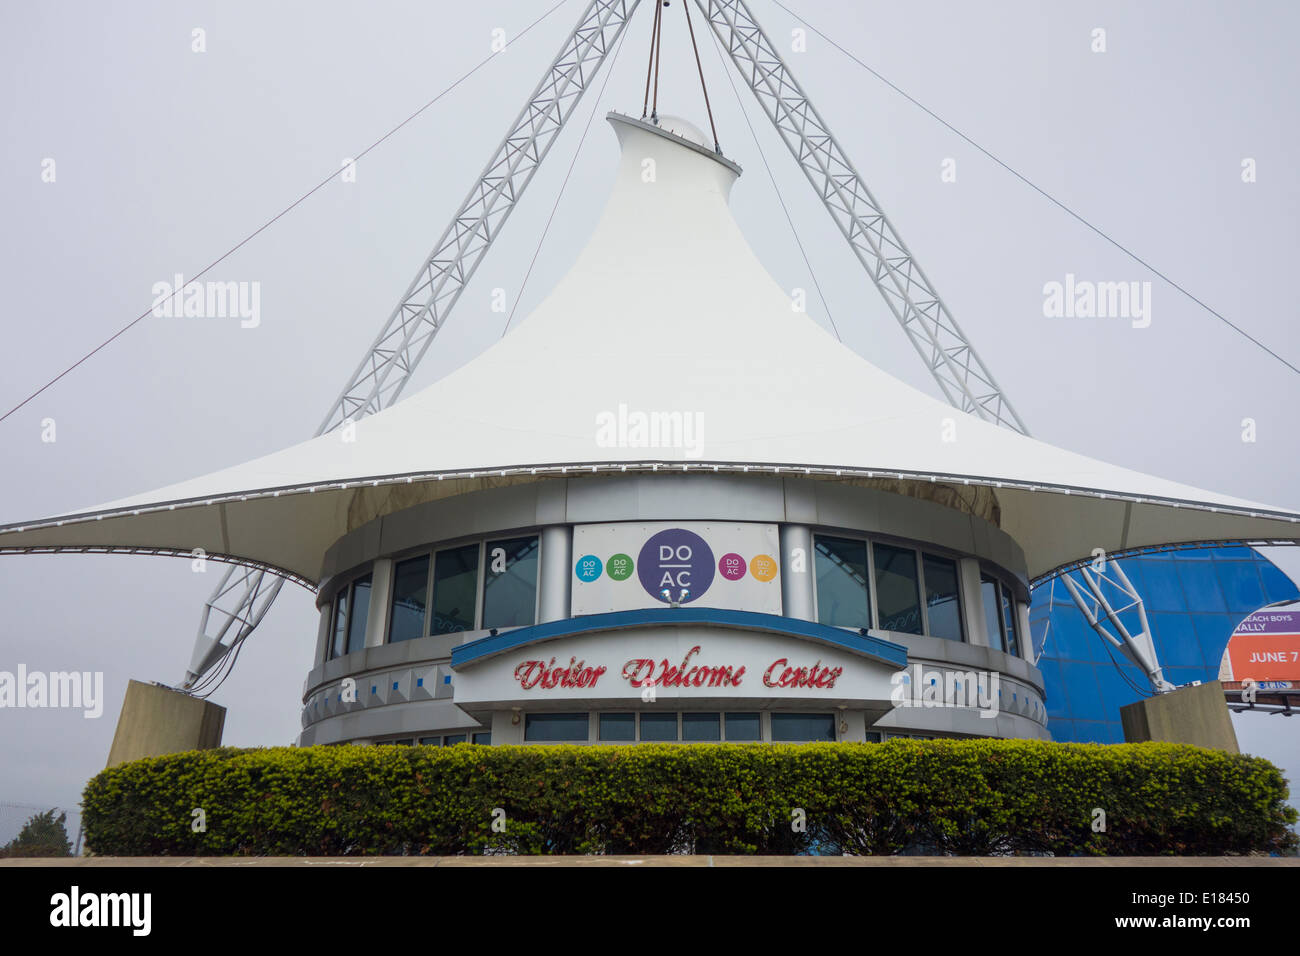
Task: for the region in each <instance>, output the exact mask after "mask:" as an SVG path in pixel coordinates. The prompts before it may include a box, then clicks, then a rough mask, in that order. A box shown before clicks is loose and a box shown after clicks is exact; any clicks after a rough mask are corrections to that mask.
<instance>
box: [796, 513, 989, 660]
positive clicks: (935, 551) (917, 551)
mask: <svg viewBox="0 0 1300 956" xmlns="http://www.w3.org/2000/svg"><path fill="white" fill-rule="evenodd" d="M811 537H812V550H813V552H814V558H813V560H814V561H815V560H816V551H817V538H818V537H823V538H841V539H843V540H846V541H861V542H863V543H865V545H866V548H867V600H868V601H869V602H870V607H869V608H868V609H867V610H868V615H867V616H868V619H869V623H868V629H869V630H872V631H881V632H882V633H885V634H900V635H902V636H903V637H932V638H934V639H935V640H939V641H952V638H948V637H940V636H939V635H937V634H935V633H933V632H932V631H931V630H930V609H929V607H928V606H927V604H926V587H925V556H926V555H929V556H930V557H932V558H939V559H941V560H943V561H951V562H952V563H953V566H954V568H955V570H956V575H957V624H958V628H959V629H960V631H961V639H960V640H959V641H956V642H954V643H961V644H969V643H970V630H969V628H968V627H967V626H966V623H967V618H966V602H965V601H964V600H963V599H962V593H961V592H962V578H961V559H962V558H963V557H970V556H969V555H963V554H959V553H957V552H953V551H949V550H948V549H946V548H943V547H938V546H933V545H930V544H918V543H913V542H911V541H905V540H903V539H901V538H894V537H891V536H889V535H872V534H866V533H865V532H861V531H840V530H836V529H833V528H823V529H818V528H813V529H811ZM877 544H881V545H884V546H885V547H889V548H894V549H896V550H902V551H911V552H912V560H913V561H914V562H916V588H917V596H918V599H919V602H920V606H921V633H920V634H912V633H910V632H908V631H886V630H884V628H882V627H881V626H880V600H879V596H878V595H877V593H876V545H877ZM985 573H986V572H984V571H983V569H981V575H983V574H985ZM989 577H992V578H993V579H994V580H996V581H998V583H1001V578H999V577H997V576H995V575H991V574H990V575H989ZM812 585H813V620H815V621H818V622H820V621H821V588H820V587H818V584H817V573H816V568H815V567H814V569H813V581H812ZM999 613H1000V611H999ZM827 626H828V627H839V628H842V629H846V630H847V629H848V628H847V627H846V626H845V625H841V624H830V625H827Z"/></svg>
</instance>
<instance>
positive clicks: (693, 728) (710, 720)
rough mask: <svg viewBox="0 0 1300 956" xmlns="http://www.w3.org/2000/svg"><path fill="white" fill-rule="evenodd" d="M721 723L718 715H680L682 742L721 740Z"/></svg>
mask: <svg viewBox="0 0 1300 956" xmlns="http://www.w3.org/2000/svg"><path fill="white" fill-rule="evenodd" d="M721 739H722V721H721V720H720V715H718V714H682V740H686V741H701V740H721Z"/></svg>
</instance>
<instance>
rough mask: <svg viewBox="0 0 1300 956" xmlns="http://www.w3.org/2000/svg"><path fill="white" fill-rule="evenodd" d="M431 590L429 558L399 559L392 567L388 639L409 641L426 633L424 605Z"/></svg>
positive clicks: (393, 642) (391, 642)
mask: <svg viewBox="0 0 1300 956" xmlns="http://www.w3.org/2000/svg"><path fill="white" fill-rule="evenodd" d="M428 592H429V558H428V556H427V555H421V556H420V557H418V558H412V559H411V560H409V561H399V562H398V563H397V565H396V567H394V568H393V603H392V605H391V607H390V608H389V611H388V642H389V643H390V644H396V643H397V642H398V641H409V640H413V639H414V638H417V637H420V636H421V635H423V634H424V607H425V604H426V602H427V601H428Z"/></svg>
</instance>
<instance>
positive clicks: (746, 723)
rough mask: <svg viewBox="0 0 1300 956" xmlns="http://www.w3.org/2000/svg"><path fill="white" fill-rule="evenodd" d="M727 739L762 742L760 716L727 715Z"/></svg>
mask: <svg viewBox="0 0 1300 956" xmlns="http://www.w3.org/2000/svg"><path fill="white" fill-rule="evenodd" d="M727 739H728V740H731V741H737V740H740V741H744V740H761V739H762V734H761V732H760V724H759V722H758V714H727Z"/></svg>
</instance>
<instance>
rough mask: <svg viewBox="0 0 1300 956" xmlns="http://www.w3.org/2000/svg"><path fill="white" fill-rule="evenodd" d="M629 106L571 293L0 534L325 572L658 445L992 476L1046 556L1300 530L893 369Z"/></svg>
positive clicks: (815, 467)
mask: <svg viewBox="0 0 1300 956" xmlns="http://www.w3.org/2000/svg"><path fill="white" fill-rule="evenodd" d="M611 121H612V122H613V125H614V127H615V129H616V130H617V132H618V135H619V139H620V140H621V142H622V161H621V165H620V168H619V171H618V176H617V181H616V184H615V186H614V189H613V193H612V195H611V197H610V199H609V201H608V204H607V205H606V208H605V211H604V214H603V217H602V219H601V221H600V223H599V225H598V226H597V228H596V231H595V234H594V235H593V236H592V238H591V240H590V242H589V243H588V244H587V247H586V248H585V249H584V250H583V252H582V253H581V255H580V256H579V258H578V260H577V262H576V263H575V265H574V266H573V268H572V269H571V271H570V272H569V273H568V274H567V275H566V276H565V277H564V279H562V280H561V281H560V283H559V284H558V285H557V286H556V288H555V289H554V291H552V293H551V294H550V296H548V297H547V298H546V300H545V301H543V302H542V303H541V304H540V305H539V306H538V307H537V309H536V310H535V311H534V312H533V313H532V314H531V315H530V316H529V317H528V318H527V319H526V320H525V321H523V322H522V323H520V324H518V325H517V326H516V327H515V328H514V329H513V330H512V331H511V332H510V333H509V334H508V335H506V336H505V337H504V338H503V339H501V340H500V341H499V342H497V343H496V344H494V345H493V346H491V347H490V348H488V349H487V350H486V351H484V352H483V353H482V354H481V355H479V356H478V357H477V358H475V359H474V360H472V361H471V362H468V363H467V364H466V365H464V366H462V367H461V368H460V369H458V370H457V371H455V372H453V373H451V374H449V375H447V376H446V377H445V378H443V379H441V380H440V381H438V382H436V383H434V384H433V385H431V386H429V387H428V388H425V389H424V390H423V391H421V392H419V393H417V394H415V395H412V396H410V397H408V398H406V399H404V400H403V401H401V402H399V403H398V404H396V405H394V406H392V407H390V408H388V409H386V410H385V411H383V412H380V413H378V414H376V415H373V416H371V417H369V418H366V419H363V420H362V421H361V422H359V423H357V425H356V439H355V441H353V442H345V441H343V440H341V438H340V435H339V434H338V433H331V434H327V435H324V436H322V437H319V438H316V439H313V440H311V441H307V442H304V443H302V444H300V445H295V446H293V447H291V448H287V449H285V450H283V451H280V452H276V453H274V454H271V455H267V456H265V457H263V458H259V459H256V460H254V461H250V462H246V463H244V464H242V465H236V466H235V467H232V468H227V469H225V470H222V471H218V472H214V473H212V474H208V475H204V476H202V477H199V478H195V479H192V480H190V481H185V482H181V483H180V484H176V485H171V486H169V487H166V488H162V489H159V490H157V491H153V492H149V493H147V494H142V495H137V496H135V497H132V498H127V499H123V500H121V501H116V502H112V503H110V504H107V505H102V506H100V507H97V508H92V509H88V510H86V511H81V512H74V513H71V514H67V515H62V516H59V517H57V518H52V519H46V520H43V521H40V522H26V523H23V524H20V525H7V526H4V527H0V550H4V551H12V550H24V551H30V550H47V549H64V548H94V549H109V550H117V549H121V550H140V549H158V550H162V551H176V552H179V553H185V554H188V553H190V552H191V550H192V549H195V548H202V549H204V550H205V551H206V552H207V553H208V554H209V555H213V556H219V555H228V556H234V557H237V558H239V559H241V560H244V561H247V562H250V563H260V564H263V565H266V566H268V567H272V568H275V569H279V570H282V571H287V572H289V573H291V574H292V575H295V576H299V577H301V578H302V579H305V580H306V581H307V582H313V581H314V580H315V579H316V578H317V576H318V575H319V573H320V568H321V559H322V557H323V555H324V552H325V549H326V548H327V547H329V546H330V545H331V544H332V543H333V542H334V541H335V540H337V539H338V538H339V537H340V536H342V535H343V534H345V533H346V532H347V531H349V530H351V529H352V528H355V527H356V526H358V525H359V524H361V523H364V521H368V520H370V519H372V518H374V517H377V516H379V515H381V514H386V513H389V512H392V511H396V510H399V509H400V508H403V507H408V506H410V505H411V504H414V503H417V502H419V501H423V500H429V499H430V498H433V497H441V496H443V495H445V494H454V493H458V492H460V491H465V490H469V489H471V488H474V487H480V486H481V485H482V484H483V482H484V481H485V479H487V480H492V479H496V480H500V479H501V478H502V477H505V478H511V477H512V476H524V478H525V479H528V478H531V476H532V475H534V474H536V475H538V476H544V475H550V474H557V473H559V474H571V475H572V474H579V473H582V472H590V471H592V470H606V469H614V470H619V469H623V468H627V469H628V470H631V469H632V468H633V467H634V466H635V467H638V468H640V467H644V468H645V469H647V470H648V469H649V468H651V467H659V468H663V467H671V468H674V469H676V468H681V467H683V466H687V467H704V468H708V469H710V470H712V469H713V468H714V467H715V466H716V467H718V468H719V469H728V470H729V469H731V468H733V467H735V468H745V469H748V470H750V471H764V472H770V471H773V470H776V469H780V473H783V474H792V473H793V474H803V473H804V472H805V471H807V472H808V473H810V474H822V475H825V474H832V475H834V474H842V475H846V476H848V475H852V476H855V477H858V476H865V477H874V478H889V477H896V476H897V477H904V478H920V479H922V480H927V479H928V480H940V481H944V482H947V483H950V484H958V485H961V484H963V483H965V484H971V485H988V486H992V487H995V488H997V489H999V490H997V492H996V494H997V498H998V501H999V503H1000V506H1001V523H1002V527H1003V529H1004V530H1005V531H1007V532H1008V533H1009V534H1010V535H1011V536H1012V537H1014V538H1015V539H1016V540H1017V541H1018V542H1019V543H1020V545H1021V546H1022V547H1023V548H1024V551H1025V555H1026V557H1027V560H1028V563H1029V573H1030V575H1031V577H1032V576H1037V575H1040V574H1042V573H1045V572H1047V571H1050V570H1052V569H1054V568H1056V567H1059V566H1061V565H1063V564H1066V563H1068V562H1071V561H1074V560H1077V559H1080V558H1084V557H1088V556H1089V555H1090V554H1091V553H1092V551H1093V549H1094V548H1104V549H1105V550H1106V551H1107V552H1108V553H1117V552H1122V551H1125V550H1130V549H1134V548H1141V547H1147V546H1152V545H1161V544H1168V543H1183V542H1201V541H1228V540H1248V541H1261V540H1282V539H1296V538H1300V524H1298V523H1297V521H1298V520H1300V515H1297V514H1296V513H1294V512H1289V511H1285V510H1283V509H1279V508H1271V507H1269V506H1266V505H1260V504H1256V503H1254V502H1249V501H1243V500H1240V499H1237V498H1230V497H1228V496H1225V495H1220V494H1217V493H1214V492H1209V491H1202V490H1200V489H1198V488H1193V487H1189V486H1187V485H1182V484H1178V483H1176V482H1173V481H1168V480H1165V479H1163V478H1155V477H1152V476H1150V475H1145V474H1141V473H1138V472H1134V471H1129V470H1127V469H1125V468H1120V467H1117V466H1114V465H1109V464H1106V463H1104V462H1100V461H1096V460H1094V459H1091V458H1087V457H1085V456H1083V455H1078V454H1074V453H1073V452H1069V451H1064V450H1062V449H1059V448H1056V447H1054V446H1052V445H1048V444H1046V443H1044V442H1040V441H1036V440H1034V439H1031V438H1027V437H1025V436H1023V435H1019V434H1016V433H1014V432H1012V431H1009V430H1007V429H1004V428H999V427H997V426H994V425H990V424H987V423H985V422H983V421H981V420H979V419H978V418H975V417H973V416H970V415H966V414H963V413H961V412H958V411H956V410H955V409H953V408H952V407H951V406H949V405H947V404H946V403H944V402H942V401H939V400H938V399H935V398H931V397H930V396H928V395H926V394H925V393H923V392H920V391H918V390H916V389H914V388H912V387H910V386H908V385H906V384H904V383H902V382H900V381H898V380H897V379H894V378H892V377H891V376H889V375H887V374H886V373H885V372H883V371H881V370H880V369H878V368H876V367H875V366H874V365H872V364H871V363H870V362H868V361H866V360H865V359H863V358H862V357H861V356H859V355H858V354H856V353H855V352H853V351H852V350H850V349H849V348H847V347H846V346H844V345H842V344H840V343H839V342H837V341H836V340H835V339H834V338H833V337H831V336H830V335H829V334H828V333H827V332H825V331H824V330H823V329H822V328H821V327H820V326H819V325H817V323H816V322H814V321H813V320H812V319H810V318H809V317H808V316H807V315H805V314H803V313H801V312H797V311H795V310H794V309H793V307H792V305H791V301H790V298H789V297H788V295H787V293H786V292H785V291H784V290H782V289H781V288H780V287H779V286H778V285H777V283H776V282H775V280H773V279H772V277H771V276H770V275H769V274H768V273H767V272H766V271H765V270H764V269H763V267H762V265H761V264H760V263H759V261H758V259H757V258H756V257H755V255H754V253H753V252H752V251H751V250H750V248H749V246H748V245H747V244H746V242H745V239H744V237H743V236H742V234H741V232H740V230H739V228H738V227H737V225H736V223H735V221H734V220H733V219H732V217H731V213H730V211H729V209H728V206H727V197H728V194H729V192H730V188H731V185H732V183H733V182H734V181H735V177H736V172H735V168H734V167H733V166H731V164H729V163H725V162H722V161H719V159H718V158H716V157H714V156H713V155H712V151H711V150H710V149H708V148H707V147H701V146H697V145H695V144H702V143H704V142H705V140H704V137H703V136H702V135H701V134H700V133H699V131H698V130H697V129H695V128H693V127H691V126H689V124H685V123H682V122H680V121H673V120H665V121H664V126H665V127H670V128H672V129H675V130H677V131H678V132H679V133H680V134H681V135H680V136H673V135H666V134H665V133H664V132H661V131H656V130H654V129H652V128H647V127H646V126H645V125H644V124H641V123H639V122H637V121H635V120H628V119H625V118H622V117H611ZM683 137H684V138H683ZM648 161H652V162H648ZM650 169H653V173H654V175H653V177H651V176H650V175H649V173H648V171H649V170H650ZM647 180H651V181H647ZM620 406H624V407H625V411H626V412H627V413H629V414H630V415H634V414H635V413H638V412H640V413H646V414H649V413H653V412H669V413H671V412H677V413H681V414H682V415H685V416H693V417H692V419H691V420H692V421H697V422H699V424H700V426H701V429H700V433H699V435H698V436H696V437H698V438H699V440H700V441H699V448H698V450H695V449H688V450H683V449H674V448H655V447H642V446H638V445H635V444H633V443H630V442H624V443H622V444H621V445H615V446H613V447H611V443H610V442H609V441H608V440H607V439H608V437H609V436H608V433H605V432H602V430H601V429H600V428H598V421H599V419H598V416H600V414H601V413H602V412H603V413H609V414H610V415H613V416H617V415H618V413H619V409H620ZM946 419H952V420H954V421H955V423H956V433H955V434H956V440H955V441H945V440H944V437H945V425H944V423H945V420H946ZM606 420H607V419H606ZM696 451H697V452H698V453H694V452H696ZM664 462H671V463H673V464H669V465H665V464H662V463H664ZM652 463H654V464H652ZM449 479H454V480H449ZM516 480H518V479H517V477H516ZM401 486H406V487H404V488H403V487H401Z"/></svg>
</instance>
